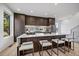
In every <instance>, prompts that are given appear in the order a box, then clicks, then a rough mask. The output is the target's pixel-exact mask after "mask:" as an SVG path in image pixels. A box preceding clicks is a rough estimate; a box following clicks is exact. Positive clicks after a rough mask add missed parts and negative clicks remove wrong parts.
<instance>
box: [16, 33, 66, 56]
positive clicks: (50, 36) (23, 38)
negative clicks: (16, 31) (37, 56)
mask: <svg viewBox="0 0 79 59" xmlns="http://www.w3.org/2000/svg"><path fill="white" fill-rule="evenodd" d="M65 37H66V35H62V34H53V33H51V34H44V33H43V34H40V33H38V34H32V35H30V34H29V35H28V34H25V33H24V34H22V35H20V36H19V37H17V44H18V45H17V55H18V53H19V46H20V44H22V42H28V41H33V43H34V51H39V45H40V44H39V40H48V41H51V39H61V38H65ZM49 48H50V47H49Z"/></svg>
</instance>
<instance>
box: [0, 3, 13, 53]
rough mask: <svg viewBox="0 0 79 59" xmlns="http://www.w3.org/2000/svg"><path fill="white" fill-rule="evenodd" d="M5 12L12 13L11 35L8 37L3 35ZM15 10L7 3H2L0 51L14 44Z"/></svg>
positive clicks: (0, 5)
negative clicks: (6, 4)
mask: <svg viewBox="0 0 79 59" xmlns="http://www.w3.org/2000/svg"><path fill="white" fill-rule="evenodd" d="M4 12H7V13H8V14H9V15H11V17H10V19H11V20H10V36H8V37H5V38H4V37H3V15H4ZM13 18H14V16H13V12H12V11H11V10H10V9H9V8H8V7H7V6H5V5H3V4H0V52H1V51H2V50H4V49H5V48H7V47H8V46H10V45H11V44H13V42H14V41H13V39H14V38H13Z"/></svg>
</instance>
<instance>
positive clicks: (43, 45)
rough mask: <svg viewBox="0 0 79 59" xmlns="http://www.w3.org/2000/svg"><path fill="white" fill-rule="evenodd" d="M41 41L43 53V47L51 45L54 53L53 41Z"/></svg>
mask: <svg viewBox="0 0 79 59" xmlns="http://www.w3.org/2000/svg"><path fill="white" fill-rule="evenodd" d="M39 43H40V44H41V46H42V55H43V50H44V49H43V48H44V47H46V48H47V47H48V46H51V55H52V43H51V42H49V41H48V40H41V41H39Z"/></svg>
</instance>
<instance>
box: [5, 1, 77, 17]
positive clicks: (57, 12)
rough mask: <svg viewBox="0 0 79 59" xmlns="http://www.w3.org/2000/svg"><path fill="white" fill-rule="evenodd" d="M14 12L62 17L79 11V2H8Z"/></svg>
mask: <svg viewBox="0 0 79 59" xmlns="http://www.w3.org/2000/svg"><path fill="white" fill-rule="evenodd" d="M5 5H7V6H8V7H9V8H10V9H11V10H12V11H13V12H15V13H21V14H26V15H32V16H41V17H55V18H62V17H65V16H68V15H73V14H75V13H77V12H79V3H6V4H5Z"/></svg>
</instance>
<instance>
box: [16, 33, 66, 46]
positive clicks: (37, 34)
mask: <svg viewBox="0 0 79 59" xmlns="http://www.w3.org/2000/svg"><path fill="white" fill-rule="evenodd" d="M56 36H60V37H61V36H65V35H62V34H54V33H51V34H44V33H36V34H33V35H27V34H25V33H24V34H22V35H20V36H18V37H17V43H18V44H19V43H20V39H22V38H37V37H56Z"/></svg>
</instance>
